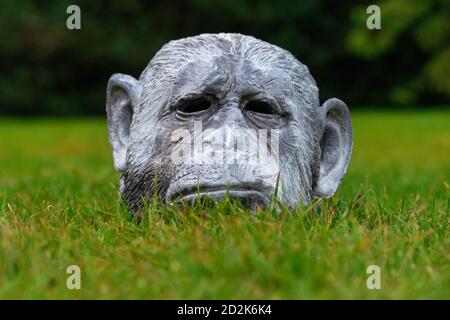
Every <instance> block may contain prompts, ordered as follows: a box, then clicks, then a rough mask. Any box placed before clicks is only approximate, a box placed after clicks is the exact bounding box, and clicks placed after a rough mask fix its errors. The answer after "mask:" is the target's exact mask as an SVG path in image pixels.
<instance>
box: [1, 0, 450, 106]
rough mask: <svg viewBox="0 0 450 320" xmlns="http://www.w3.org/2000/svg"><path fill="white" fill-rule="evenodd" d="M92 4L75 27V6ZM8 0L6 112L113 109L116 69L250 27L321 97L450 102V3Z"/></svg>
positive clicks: (353, 101) (138, 67)
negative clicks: (375, 8)
mask: <svg viewBox="0 0 450 320" xmlns="http://www.w3.org/2000/svg"><path fill="white" fill-rule="evenodd" d="M70 4H77V5H78V6H80V8H81V24H82V29H81V30H74V31H71V30H68V29H67V28H66V19H67V18H68V14H67V13H66V8H67V6H69V5H70ZM369 4H373V3H369V2H364V1H355V0H352V1H345V2H339V3H338V2H337V1H325V0H320V1H318V0H304V1H298V0H285V1H272V2H268V1H265V2H261V1H242V0H222V1H210V0H194V1H181V0H177V1H151V2H150V1H138V0H131V1H126V2H125V1H95V2H94V1H87V0H84V1H81V0H80V1H66V0H63V1H57V2H56V1H39V0H35V1H14V2H13V1H7V0H0V40H1V45H0V71H1V72H0V113H3V114H16V115H42V114H53V115H65V114H102V113H103V112H104V100H105V87H106V83H107V80H108V78H109V76H110V75H111V74H112V73H114V72H123V73H128V74H131V75H133V76H135V77H138V76H139V73H140V72H141V71H142V70H143V69H144V67H145V66H146V64H147V63H148V61H149V60H150V58H151V57H152V56H153V55H154V54H155V53H156V51H157V50H158V49H159V48H160V47H161V46H162V45H163V44H164V43H166V42H167V41H169V40H173V39H177V38H181V37H185V36H190V35H196V34H200V33H205V32H209V33H215V32H240V33H243V34H249V35H253V36H255V37H257V38H260V39H263V40H266V41H269V42H271V43H274V44H276V45H278V46H281V47H284V48H286V49H288V50H289V51H291V52H292V53H293V54H294V55H295V56H296V57H297V58H298V59H299V60H301V61H302V62H303V63H305V64H307V65H308V66H309V68H310V70H311V72H312V74H313V76H314V77H315V78H316V80H317V82H318V85H319V88H320V90H321V99H322V100H324V99H326V98H329V97H331V96H336V97H340V98H342V99H343V100H345V101H346V102H347V103H348V104H349V105H350V106H355V105H381V104H383V105H401V104H409V105H415V104H426V105H430V104H431V105H433V104H434V105H436V104H439V105H445V104H448V103H449V97H450V79H449V76H448V75H449V74H450V71H449V56H450V47H449V41H448V40H449V34H450V33H449V23H448V21H449V15H450V10H449V2H448V1H446V0H433V1H427V2H425V1H419V0H414V1H406V0H389V1H378V3H377V4H378V5H379V6H380V7H381V25H382V29H381V30H368V29H367V28H366V19H367V17H368V14H367V13H366V8H367V6H368V5H369Z"/></svg>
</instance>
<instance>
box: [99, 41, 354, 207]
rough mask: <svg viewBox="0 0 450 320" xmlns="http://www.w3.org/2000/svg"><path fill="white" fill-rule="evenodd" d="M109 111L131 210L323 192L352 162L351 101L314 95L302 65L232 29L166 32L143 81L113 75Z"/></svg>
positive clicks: (289, 200)
mask: <svg viewBox="0 0 450 320" xmlns="http://www.w3.org/2000/svg"><path fill="white" fill-rule="evenodd" d="M107 111H108V120H109V132H110V141H111V144H112V146H113V155H114V160H115V166H116V168H117V169H118V170H119V171H121V172H122V178H121V191H122V193H123V196H124V198H125V199H126V200H127V201H128V203H129V204H130V206H131V207H132V209H133V210H135V211H138V210H139V207H140V206H141V204H142V201H143V200H145V199H148V198H150V197H152V196H156V197H159V198H160V199H161V200H163V201H166V202H178V201H181V200H186V201H188V202H189V201H193V200H195V199H197V198H198V196H199V195H200V196H201V197H202V196H208V197H210V198H212V199H220V198H223V197H224V196H225V195H228V196H230V197H231V198H236V199H239V200H241V201H242V202H243V203H244V204H245V205H247V206H248V207H250V208H253V209H256V208H257V207H264V206H266V205H267V204H268V203H269V200H270V198H271V197H273V196H274V195H275V194H276V195H277V197H278V198H279V199H278V200H279V201H282V202H284V203H285V204H286V205H288V206H291V207H292V206H295V205H296V204H298V203H299V202H303V203H307V202H309V201H310V199H311V197H313V196H316V197H329V196H331V195H332V194H333V193H334V191H335V190H336V188H337V186H338V185H339V182H340V179H341V178H342V176H343V174H344V173H345V170H346V168H347V165H348V161H349V159H350V153H351V144H352V132H351V123H350V117H349V112H348V109H347V107H346V106H345V104H344V103H343V102H341V101H340V100H337V99H331V100H328V101H327V102H326V103H325V104H324V105H323V106H320V105H319V99H318V89H317V87H316V84H315V81H314V80H313V78H312V77H311V75H310V74H309V71H308V69H307V68H306V67H305V66H304V65H302V64H301V63H300V62H298V61H297V60H296V59H295V58H294V57H293V56H292V55H291V54H289V53H288V52H287V51H285V50H283V49H280V48H278V47H276V46H273V45H270V44H268V43H265V42H263V41H260V40H257V39H254V38H252V37H248V36H242V35H237V34H231V35H230V34H219V35H201V36H197V37H192V38H186V39H181V40H178V41H174V42H170V43H169V44H167V45H166V46H164V47H163V48H162V49H161V50H160V52H158V54H157V55H156V56H155V57H154V58H153V59H152V61H151V62H150V64H149V66H148V67H147V69H146V70H145V71H144V72H143V74H142V75H141V77H140V79H139V81H138V80H135V79H134V78H132V77H130V76H125V75H118V74H116V75H114V76H112V77H111V79H110V82H109V85H108V100H107Z"/></svg>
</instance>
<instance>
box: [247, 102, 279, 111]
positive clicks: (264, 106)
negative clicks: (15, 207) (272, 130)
mask: <svg viewBox="0 0 450 320" xmlns="http://www.w3.org/2000/svg"><path fill="white" fill-rule="evenodd" d="M245 110H246V111H251V112H255V113H261V114H267V115H274V114H277V112H276V110H275V109H274V108H273V107H272V106H271V105H270V103H268V102H266V101H261V100H251V101H249V102H247V104H246V105H245Z"/></svg>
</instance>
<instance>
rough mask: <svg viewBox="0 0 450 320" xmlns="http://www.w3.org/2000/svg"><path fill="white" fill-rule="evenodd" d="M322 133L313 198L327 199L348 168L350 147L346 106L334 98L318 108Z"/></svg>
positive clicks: (351, 140) (348, 114) (350, 123)
mask: <svg viewBox="0 0 450 320" xmlns="http://www.w3.org/2000/svg"><path fill="white" fill-rule="evenodd" d="M318 112H319V123H321V128H322V132H321V133H320V134H321V140H320V150H321V156H320V173H319V177H318V179H317V182H316V185H315V187H314V190H313V195H314V196H315V197H318V198H319V197H323V198H329V197H331V196H332V195H333V194H334V193H335V192H336V190H337V188H338V187H339V184H340V183H341V180H342V178H343V176H344V174H345V172H346V171H347V167H348V164H349V162H350V157H351V154H352V147H353V129H352V121H351V118H350V112H349V110H348V108H347V105H346V104H345V103H344V102H343V101H341V100H339V99H336V98H332V99H328V100H327V101H325V103H324V104H323V105H322V106H320V107H319V108H318Z"/></svg>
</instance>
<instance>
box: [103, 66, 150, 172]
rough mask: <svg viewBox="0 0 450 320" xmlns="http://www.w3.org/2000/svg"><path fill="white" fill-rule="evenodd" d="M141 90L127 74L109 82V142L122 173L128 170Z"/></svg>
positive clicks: (117, 74)
mask: <svg viewBox="0 0 450 320" xmlns="http://www.w3.org/2000/svg"><path fill="white" fill-rule="evenodd" d="M141 90H142V88H141V84H140V82H139V81H138V80H136V79H135V78H133V77H131V76H128V75H125V74H120V73H116V74H113V75H112V76H111V78H110V79H109V81H108V88H107V91H106V114H107V116H108V132H109V142H110V144H111V146H112V149H113V159H114V167H115V168H116V170H117V171H120V172H124V171H125V169H126V157H127V149H128V138H129V135H130V125H131V120H132V117H133V111H134V108H135V107H136V106H137V104H138V102H139V98H140V96H141Z"/></svg>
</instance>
